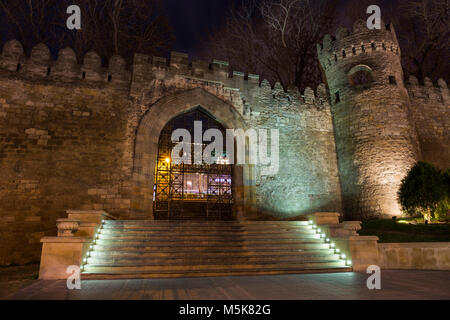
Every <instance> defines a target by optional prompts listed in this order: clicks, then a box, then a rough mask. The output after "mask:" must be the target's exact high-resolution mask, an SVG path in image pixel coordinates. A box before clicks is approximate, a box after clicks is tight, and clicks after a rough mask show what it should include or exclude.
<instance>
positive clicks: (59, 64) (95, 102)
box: [0, 41, 341, 265]
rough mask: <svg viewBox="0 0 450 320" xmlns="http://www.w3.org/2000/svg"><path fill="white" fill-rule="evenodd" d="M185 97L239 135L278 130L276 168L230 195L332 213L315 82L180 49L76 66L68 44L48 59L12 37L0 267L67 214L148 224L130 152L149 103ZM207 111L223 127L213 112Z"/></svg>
mask: <svg viewBox="0 0 450 320" xmlns="http://www.w3.org/2000/svg"><path fill="white" fill-rule="evenodd" d="M184 97H188V98H186V101H187V100H189V101H190V102H189V103H193V106H195V104H196V103H197V101H198V104H199V105H202V104H208V103H210V102H209V101H212V103H213V102H214V101H223V103H224V105H226V107H227V108H230V109H233V111H234V112H236V113H237V114H239V115H240V117H241V118H242V119H243V122H244V123H245V125H244V127H245V128H249V127H254V128H256V129H258V128H267V129H279V130H280V170H279V173H278V174H277V175H276V176H261V175H260V174H259V173H260V168H259V167H258V166H250V168H249V169H248V171H249V172H247V174H248V175H247V178H246V179H247V181H246V184H247V187H246V190H242V192H243V193H245V194H244V195H241V196H240V197H241V198H242V197H244V198H246V199H245V202H246V204H247V205H251V206H252V207H253V208H258V209H259V210H261V211H270V212H273V213H275V214H277V215H279V216H290V215H297V214H299V213H310V212H314V211H324V210H325V211H341V199H340V185H339V177H338V170H337V162H336V153H335V145H334V136H333V126H332V120H331V111H330V106H329V103H328V97H327V91H326V87H325V85H320V86H319V87H318V88H317V90H316V92H314V91H313V90H312V89H310V88H307V89H306V90H305V91H304V92H303V93H300V92H299V91H298V90H297V89H295V90H288V91H287V92H286V91H284V90H283V88H282V87H281V86H280V85H279V84H275V86H274V87H273V88H272V87H271V86H270V84H269V83H268V82H267V81H266V80H263V81H262V82H261V83H260V81H259V77H258V76H256V75H251V74H249V75H244V74H243V73H241V72H232V73H231V74H230V73H229V67H228V64H227V63H226V62H221V61H213V62H212V63H211V64H209V63H206V62H202V61H192V62H191V63H189V60H188V57H187V55H185V54H181V53H172V54H171V57H170V59H169V60H166V59H164V58H159V57H149V56H146V55H141V54H136V55H135V58H134V62H133V65H132V66H131V67H130V68H129V69H127V68H126V66H125V63H124V60H123V59H122V58H120V57H118V56H115V57H112V58H111V59H109V63H108V66H107V67H104V66H102V63H101V59H100V57H99V56H98V55H97V54H96V53H94V52H89V53H87V54H86V55H85V57H84V60H83V63H82V64H77V61H76V58H75V54H74V52H73V51H72V50H71V49H69V48H66V49H62V50H61V51H60V52H59V53H58V58H57V60H56V61H53V60H52V59H51V55H50V51H49V49H48V48H47V47H46V46H45V45H43V44H39V45H37V46H36V47H34V48H33V49H32V52H31V55H30V57H27V56H26V55H25V54H24V53H23V49H22V46H21V44H20V43H19V42H17V41H10V42H8V43H6V44H5V45H4V47H3V50H2V55H1V59H0V176H1V177H2V179H1V180H0V214H1V221H2V223H1V224H0V238H1V239H2V242H1V245H0V264H1V265H6V264H9V263H24V262H29V261H37V260H38V259H39V255H40V243H39V239H40V238H41V237H42V236H44V235H53V234H54V233H55V227H54V226H55V220H56V219H57V218H61V217H64V216H65V211H66V210H67V209H96V210H106V211H108V212H109V213H111V214H114V215H117V216H119V217H121V218H128V219H142V218H147V219H149V218H152V216H151V212H150V213H149V212H148V211H149V210H150V209H151V208H149V207H148V206H147V207H146V206H143V205H142V201H140V199H141V198H145V197H147V198H149V197H150V198H151V197H152V184H153V181H151V182H150V183H147V184H146V183H142V179H145V178H146V177H147V178H148V177H150V176H151V175H149V172H145V171H151V170H154V169H149V168H147V169H145V168H142V167H140V165H139V164H138V165H136V163H139V161H143V162H145V161H146V160H147V159H145V156H144V159H141V158H142V157H143V155H142V154H140V153H137V152H136V150H135V148H136V143H137V142H136V139H137V132H138V131H139V127H140V125H141V122H142V121H143V118H144V116H145V115H146V114H148V113H149V111H150V110H151V108H152V106H155V105H156V104H158V103H160V102H161V101H162V100H164V99H166V100H167V110H168V112H174V111H173V110H171V109H170V105H171V101H173V103H174V104H175V103H183V102H184V100H183V99H184ZM211 97H215V99H218V100H213V99H212V98H211ZM180 99H181V101H180ZM203 107H208V106H203ZM176 115H177V114H176V112H175V113H173V115H171V116H176ZM213 116H215V117H217V120H219V121H221V120H222V119H221V116H222V113H221V110H217V112H216V113H215V114H213ZM159 120H160V119H159V118H155V119H154V121H155V124H156V123H157V122H158V121H159ZM150 122H151V121H150ZM245 128H244V129H245ZM234 129H237V128H234ZM142 171H144V172H142ZM136 177H137V178H136Z"/></svg>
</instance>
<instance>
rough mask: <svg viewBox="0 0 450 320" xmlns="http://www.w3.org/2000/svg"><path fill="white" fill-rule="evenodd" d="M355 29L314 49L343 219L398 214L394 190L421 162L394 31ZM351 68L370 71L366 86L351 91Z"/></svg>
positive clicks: (327, 39) (358, 86) (352, 87)
mask: <svg viewBox="0 0 450 320" xmlns="http://www.w3.org/2000/svg"><path fill="white" fill-rule="evenodd" d="M359 24H360V23H356V24H355V28H354V29H355V30H354V33H352V34H350V35H348V36H346V37H340V39H338V40H332V39H331V37H330V36H326V37H325V38H324V42H323V47H321V46H319V47H318V51H319V57H320V61H321V65H322V67H323V68H324V70H325V73H326V77H327V83H328V85H329V90H330V96H331V100H332V103H333V106H332V112H333V120H334V127H335V128H334V129H335V138H336V146H337V156H338V160H339V170H340V177H341V185H342V196H343V205H344V211H345V213H346V216H347V218H365V217H369V216H380V215H397V214H399V213H400V208H399V205H398V202H397V196H396V193H397V190H398V186H399V184H400V181H401V179H402V178H403V177H404V176H405V174H406V172H407V170H408V169H409V168H410V167H411V166H412V165H413V164H414V162H415V161H416V160H418V159H419V148H418V143H417V135H416V133H415V131H414V128H413V126H412V125H411V121H410V115H409V107H410V104H409V98H408V93H407V91H406V89H405V87H404V85H403V73H402V68H401V64H400V50H399V49H398V45H397V41H396V36H395V32H394V30H393V28H392V27H391V28H390V30H385V29H383V30H380V31H379V30H368V29H367V28H362V29H361V30H360V29H358V26H359ZM358 30H360V31H358ZM341 36H342V35H341ZM355 68H360V69H364V70H368V71H367V73H368V75H367V76H366V77H367V79H368V83H366V84H361V85H353V86H352V79H351V73H352V71H353V70H355ZM370 80H371V81H370Z"/></svg>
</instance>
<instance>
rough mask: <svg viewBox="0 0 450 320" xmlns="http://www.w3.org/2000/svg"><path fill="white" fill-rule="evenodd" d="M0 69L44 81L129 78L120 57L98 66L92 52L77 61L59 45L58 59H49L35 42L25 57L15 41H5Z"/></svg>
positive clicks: (47, 52) (47, 51) (122, 80)
mask: <svg viewBox="0 0 450 320" xmlns="http://www.w3.org/2000/svg"><path fill="white" fill-rule="evenodd" d="M0 69H3V70H7V71H9V72H11V73H15V74H17V75H18V76H23V77H26V78H31V79H43V80H44V79H45V80H48V81H61V82H73V81H86V82H96V83H105V84H110V85H113V86H117V85H119V86H120V85H125V84H127V83H128V82H129V81H130V79H131V72H130V71H129V70H127V69H126V63H125V60H124V59H123V58H122V57H120V56H117V55H116V56H113V57H111V58H110V59H109V65H108V67H104V66H102V60H101V58H100V56H99V55H98V54H97V53H96V52H92V51H91V52H88V53H86V55H85V56H84V58H83V63H82V64H78V62H77V58H76V55H75V52H74V51H73V50H72V49H71V48H69V47H66V48H63V49H61V50H60V51H59V52H58V58H57V59H56V60H52V58H51V55H50V49H49V48H48V47H47V46H46V45H45V44H43V43H40V44H37V45H36V46H34V47H33V49H32V50H31V54H30V56H29V57H27V56H26V55H25V53H24V50H23V46H22V44H21V43H20V42H19V41H17V40H11V41H8V42H7V43H6V44H5V45H4V47H3V51H2V55H1V56H0Z"/></svg>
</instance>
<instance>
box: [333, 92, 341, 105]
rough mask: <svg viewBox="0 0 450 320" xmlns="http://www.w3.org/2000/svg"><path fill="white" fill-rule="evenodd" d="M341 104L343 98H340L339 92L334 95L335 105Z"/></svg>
mask: <svg viewBox="0 0 450 320" xmlns="http://www.w3.org/2000/svg"><path fill="white" fill-rule="evenodd" d="M339 102H341V97H340V95H339V91H338V92H336V93H335V94H334V103H335V104H336V103H339Z"/></svg>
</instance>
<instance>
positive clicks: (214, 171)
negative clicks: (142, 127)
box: [153, 108, 233, 220]
mask: <svg viewBox="0 0 450 320" xmlns="http://www.w3.org/2000/svg"><path fill="white" fill-rule="evenodd" d="M195 121H197V122H198V121H201V123H202V126H201V127H202V134H204V132H205V131H206V130H208V129H218V130H220V131H221V132H223V133H224V135H225V128H224V127H223V126H222V125H221V124H220V123H219V122H217V121H216V120H215V119H213V118H212V116H210V115H209V114H207V113H206V112H205V111H204V110H203V109H201V108H196V109H193V110H192V111H190V112H187V113H184V114H182V115H179V116H177V117H175V118H174V119H172V120H171V121H169V122H168V123H167V124H166V125H165V126H164V128H163V130H162V131H161V134H160V138H159V142H158V158H157V164H156V168H155V169H156V170H155V184H154V193H153V216H154V217H155V219H160V220H163V219H208V220H231V219H233V210H232V208H233V194H232V180H233V165H232V164H230V162H231V161H229V159H228V158H227V154H226V153H225V152H223V150H225V148H222V150H221V151H219V152H222V154H218V155H217V158H216V161H215V163H213V164H208V163H206V162H203V163H201V164H197V163H192V162H191V160H189V159H193V154H194V150H195V149H197V148H198V147H199V146H198V145H196V144H195V143H192V144H191V148H190V152H191V153H192V156H191V157H187V159H183V161H179V160H178V161H174V159H173V158H172V157H173V155H172V151H173V148H174V146H175V145H176V142H174V141H172V133H173V132H174V130H176V129H184V130H187V131H189V132H190V133H191V135H193V132H194V129H195V127H194V123H195ZM223 143H224V147H225V141H224V142H223ZM206 147H207V144H203V143H202V144H201V149H202V152H204V150H205V148H206ZM186 150H189V149H188V148H186ZM186 150H185V149H182V150H180V156H183V155H184V156H186ZM181 152H183V153H184V154H183V155H182V154H181ZM187 152H189V151H187ZM215 152H216V150H214V151H213V152H212V153H211V156H213V157H214V156H215Z"/></svg>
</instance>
